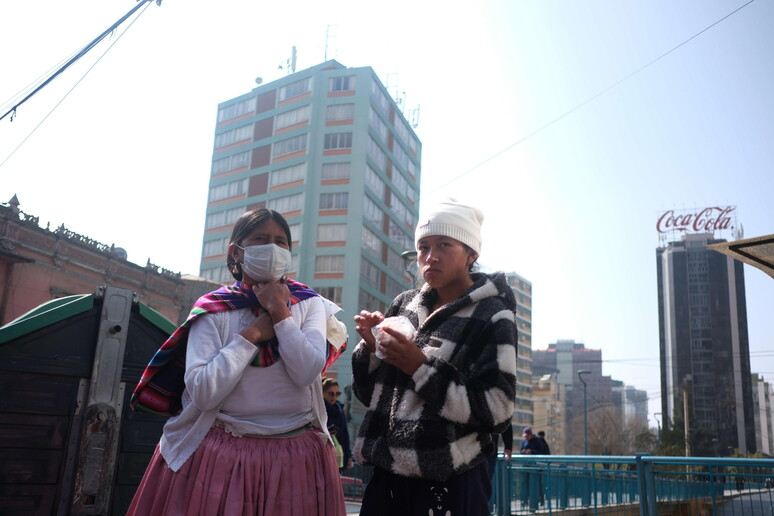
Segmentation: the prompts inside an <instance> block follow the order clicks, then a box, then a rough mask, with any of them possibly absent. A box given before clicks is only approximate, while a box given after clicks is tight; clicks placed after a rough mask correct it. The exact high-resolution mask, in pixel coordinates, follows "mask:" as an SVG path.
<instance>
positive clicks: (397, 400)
mask: <svg viewBox="0 0 774 516" xmlns="http://www.w3.org/2000/svg"><path fill="white" fill-rule="evenodd" d="M473 280H474V284H473V286H472V287H470V289H468V291H467V292H466V293H465V295H463V296H462V297H461V298H459V299H457V300H456V301H454V302H452V303H449V304H447V305H444V306H443V307H441V308H439V309H438V310H437V311H436V312H434V313H433V314H432V315H431V314H430V313H429V311H430V307H431V306H432V303H433V300H434V297H435V293H434V292H433V291H432V290H431V289H429V288H428V286H427V285H425V286H424V287H423V288H422V289H421V290H410V291H406V292H404V293H402V294H400V295H399V296H398V297H396V298H395V300H394V301H393V303H392V305H391V306H390V308H389V309H388V310H387V313H386V314H385V316H386V317H390V316H394V315H405V316H406V317H408V318H409V319H411V321H412V322H413V323H414V326H415V327H416V328H417V335H416V338H415V339H414V341H415V342H416V344H417V346H419V348H420V349H421V350H422V352H423V353H424V354H425V355H426V356H427V360H426V361H425V363H424V364H422V365H421V366H420V367H419V369H417V371H416V372H415V373H414V375H413V376H411V377H410V376H408V375H407V374H405V373H403V372H402V371H400V370H399V369H398V368H396V367H394V366H391V365H388V364H386V363H384V362H382V361H381V360H379V359H378V358H377V357H376V356H375V355H374V354H372V353H371V352H369V351H368V349H366V347H365V345H364V343H363V342H362V341H361V342H360V343H359V344H358V345H357V347H356V348H355V350H354V352H353V355H352V372H353V380H354V381H353V388H354V392H355V395H356V396H357V398H358V399H359V400H360V401H361V402H362V403H363V404H364V405H365V406H366V407H368V410H367V412H366V415H365V418H364V419H363V424H362V425H361V426H360V431H359V433H358V436H357V439H356V440H355V446H354V453H355V458H356V459H357V460H358V462H360V463H361V464H370V465H374V466H378V467H381V468H384V469H386V470H388V471H391V472H393V473H395V474H398V475H402V476H406V477H419V478H424V479H429V480H447V479H448V478H450V477H452V476H454V475H457V474H459V473H462V472H464V471H466V470H468V469H470V468H472V467H474V466H475V465H477V464H479V463H480V462H482V461H484V460H485V459H486V457H488V456H489V455H491V454H492V453H493V451H494V444H493V439H492V434H497V433H500V432H501V431H503V430H504V429H505V428H506V427H507V426H508V423H509V421H510V420H511V417H512V415H513V410H514V399H515V392H516V350H517V330H516V323H515V321H514V313H515V310H516V299H515V297H514V294H513V290H512V289H511V287H510V286H509V285H508V283H507V282H506V280H505V276H504V275H503V274H502V273H496V274H492V275H487V274H474V275H473Z"/></svg>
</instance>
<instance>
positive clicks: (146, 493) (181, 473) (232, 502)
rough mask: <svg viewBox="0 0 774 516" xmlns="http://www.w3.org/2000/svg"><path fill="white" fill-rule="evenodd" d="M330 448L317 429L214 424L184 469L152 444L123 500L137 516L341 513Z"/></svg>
mask: <svg viewBox="0 0 774 516" xmlns="http://www.w3.org/2000/svg"><path fill="white" fill-rule="evenodd" d="M345 514H346V509H345V506H344V494H343V492H342V488H341V480H340V478H339V471H338V468H337V465H336V455H335V452H334V450H333V446H331V444H330V443H329V442H327V441H324V440H323V439H321V438H320V436H319V434H318V432H317V431H316V430H313V429H312V430H308V431H306V432H304V433H302V434H300V435H297V436H295V437H288V438H281V439H271V438H267V439H263V438H255V437H234V436H232V435H230V434H228V433H226V432H225V431H224V430H223V429H222V428H219V427H213V428H212V429H211V430H210V431H209V433H208V434H207V437H205V439H204V441H203V442H202V444H201V445H199V448H197V450H196V451H195V452H194V454H193V455H192V456H191V458H189V459H188V460H187V461H186V462H185V464H183V467H182V468H180V470H178V471H177V472H175V471H172V470H171V469H169V467H167V465H166V462H165V461H164V458H163V457H162V456H161V453H160V452H159V448H158V446H156V452H155V453H154V454H153V458H152V459H151V461H150V464H149V465H148V469H147V470H146V472H145V475H144V476H143V479H142V482H140V485H139V487H138V488H137V493H136V494H135V495H134V499H133V500H132V504H131V505H130V506H129V510H128V512H127V515H136V516H162V515H163V516H194V515H196V516H215V515H223V516H344V515H345Z"/></svg>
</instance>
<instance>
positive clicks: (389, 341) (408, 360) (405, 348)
mask: <svg viewBox="0 0 774 516" xmlns="http://www.w3.org/2000/svg"><path fill="white" fill-rule="evenodd" d="M379 331H383V332H384V333H386V334H387V335H389V336H390V337H389V338H380V339H379V343H378V344H376V345H375V347H376V348H378V349H379V351H381V352H382V353H383V354H384V358H383V359H382V361H384V362H386V363H388V364H390V365H394V366H395V367H397V368H398V369H400V370H401V371H403V372H404V373H406V374H407V375H409V376H413V375H414V373H415V372H416V371H417V369H419V366H421V365H422V364H423V363H424V362H425V360H426V359H427V357H426V356H425V354H424V353H422V351H421V350H420V349H419V348H418V347H417V345H416V344H414V340H413V339H407V338H406V337H405V336H404V335H403V334H402V333H401V332H400V331H398V330H396V329H394V328H390V327H381V328H380V329H379Z"/></svg>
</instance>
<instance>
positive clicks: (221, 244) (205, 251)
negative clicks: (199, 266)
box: [202, 237, 229, 258]
mask: <svg viewBox="0 0 774 516" xmlns="http://www.w3.org/2000/svg"><path fill="white" fill-rule="evenodd" d="M228 244H229V238H228V237H223V238H218V239H217V240H209V241H207V242H204V245H203V246H202V257H203V258H207V257H209V256H220V255H222V254H226V248H227V247H228Z"/></svg>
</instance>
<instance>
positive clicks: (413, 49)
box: [0, 0, 774, 425]
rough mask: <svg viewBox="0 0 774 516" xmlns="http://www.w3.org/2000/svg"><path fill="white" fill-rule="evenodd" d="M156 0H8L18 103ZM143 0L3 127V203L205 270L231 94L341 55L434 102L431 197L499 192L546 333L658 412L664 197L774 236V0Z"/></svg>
mask: <svg viewBox="0 0 774 516" xmlns="http://www.w3.org/2000/svg"><path fill="white" fill-rule="evenodd" d="M135 5H136V3H135V2H134V1H133V0H80V1H78V2H61V1H59V0H41V1H37V2H32V1H26V2H3V3H2V6H0V19H2V20H3V30H2V31H0V49H2V50H0V66H1V68H0V70H2V71H1V72H0V102H2V108H3V109H2V113H5V111H6V110H7V109H8V108H9V107H10V106H12V105H13V104H14V103H15V101H18V100H19V98H20V97H18V95H19V94H20V93H21V92H23V91H24V90H25V88H27V87H28V85H30V84H31V83H33V82H34V81H35V80H37V79H38V78H39V77H41V76H44V75H45V74H46V73H47V72H49V71H50V70H53V69H54V68H55V67H56V66H57V65H58V64H60V63H62V62H64V61H65V60H66V59H67V58H68V57H70V56H71V55H73V54H74V53H75V52H76V51H78V50H80V49H81V48H82V47H83V46H84V45H85V44H86V43H88V42H89V41H91V40H92V39H94V38H95V37H96V36H97V35H98V34H100V33H101V32H102V31H104V30H105V29H107V28H108V27H109V26H110V25H111V24H112V23H113V22H115V21H116V20H118V19H119V18H120V17H121V16H122V15H123V14H124V13H126V12H128V11H129V10H130V9H132V8H133V7H134V6H135ZM734 11H736V12H735V13H734ZM139 13H142V14H140V15H139V16H138V17H135V18H132V19H131V20H129V21H127V22H126V23H125V24H123V25H122V26H121V27H119V29H118V30H117V31H116V32H115V34H113V36H112V38H109V39H106V40H105V41H103V42H102V43H101V44H100V45H98V46H97V47H95V48H94V49H93V50H92V51H91V52H90V53H89V54H88V55H87V56H86V57H85V58H83V59H82V60H81V61H79V62H78V64H76V65H75V66H73V67H72V68H71V69H70V70H69V71H68V72H66V73H65V74H63V75H61V76H60V77H58V78H57V79H56V80H55V81H53V82H52V83H51V84H50V85H49V86H48V87H46V88H45V89H44V90H42V91H41V92H40V93H39V94H37V95H36V96H34V97H33V98H32V99H30V100H29V101H27V103H26V104H24V105H23V106H22V107H21V108H20V109H19V110H18V112H17V114H16V118H15V119H14V121H13V122H10V121H9V119H8V118H6V119H4V120H3V121H2V122H0V200H1V201H7V200H8V199H10V198H11V196H12V195H14V194H16V195H18V197H19V200H20V201H21V208H22V210H24V211H25V212H27V213H30V214H32V215H38V216H40V218H41V223H42V225H44V226H45V224H46V223H47V222H50V223H51V227H52V228H54V227H57V226H59V225H60V224H64V225H65V226H66V227H67V228H68V229H71V230H73V231H75V232H77V233H81V234H83V235H86V236H88V237H90V238H93V239H95V240H98V241H100V242H103V243H106V244H112V243H115V244H116V245H117V246H119V247H123V248H125V249H126V250H127V252H128V254H129V259H130V260H131V261H133V262H135V263H138V264H141V265H144V264H145V262H146V260H147V259H150V260H151V262H153V263H154V264H157V265H160V266H162V267H165V268H168V269H171V270H173V271H180V272H182V273H193V274H196V273H198V264H199V257H200V253H201V239H202V231H203V227H204V214H205V205H206V200H207V190H208V178H209V171H210V163H211V157H212V146H213V135H214V124H215V117H216V112H217V104H218V103H219V102H222V101H225V100H228V99H230V98H233V97H235V96H238V95H241V94H244V93H247V92H249V91H250V90H251V89H252V88H253V87H255V78H256V77H259V76H260V77H262V78H263V81H264V82H268V81H270V80H273V79H277V78H279V77H281V76H283V75H284V74H285V73H286V72H285V71H284V70H279V69H278V65H279V64H280V63H282V62H284V61H285V60H286V59H287V58H288V57H289V55H290V51H291V47H292V46H293V45H295V46H297V48H298V66H297V69H299V70H300V69H303V68H306V67H309V66H312V65H315V64H318V63H320V62H322V61H323V60H324V59H325V57H326V52H327V57H328V58H329V59H330V58H335V59H337V60H339V61H340V62H341V63H342V64H344V65H346V66H351V67H360V66H371V67H373V69H374V70H375V71H376V73H377V75H378V76H379V77H380V78H381V79H382V81H383V82H385V84H387V85H388V86H389V87H390V89H391V91H393V92H396V93H397V92H400V94H401V95H403V94H405V101H406V102H405V105H406V107H407V108H408V109H415V108H417V107H419V125H418V127H417V128H416V131H417V134H418V136H419V138H420V139H421V140H422V144H423V160H422V196H421V203H420V208H421V210H422V211H423V210H425V209H426V208H427V207H428V206H430V205H431V204H432V203H434V202H435V201H438V200H440V199H442V198H445V197H457V198H459V199H461V200H464V201H468V202H471V203H473V204H477V205H478V206H480V207H481V208H482V209H483V210H484V212H485V215H486V220H485V222H484V230H483V231H484V234H483V240H484V243H483V252H482V256H481V260H480V261H481V263H482V264H483V265H484V266H486V267H487V268H488V269H500V270H507V271H515V272H517V273H518V274H520V275H522V276H524V277H525V278H527V279H528V280H529V281H531V282H532V284H533V347H534V348H535V349H544V348H545V347H546V346H547V344H548V343H550V342H555V341H556V340H557V339H565V338H570V339H576V340H578V341H582V342H584V343H585V344H586V346H587V347H589V348H595V349H602V351H603V359H604V360H605V363H604V364H603V372H604V373H605V374H609V375H612V376H613V377H614V378H615V379H619V380H623V381H624V382H626V383H627V384H629V385H634V386H635V387H637V388H640V389H645V390H647V391H648V395H649V397H651V404H650V406H651V412H657V411H659V410H660V406H659V402H658V396H659V368H658V311H657V299H656V266H655V262H656V259H655V249H656V247H657V246H658V244H659V241H658V235H657V232H656V227H655V225H656V220H657V218H658V216H659V214H660V213H661V212H662V211H665V210H668V209H673V208H674V209H688V208H702V207H704V206H715V205H719V206H725V205H735V206H737V207H738V208H737V218H738V222H740V223H741V224H742V225H743V227H744V231H745V236H746V237H753V236H760V235H766V234H771V233H774V224H772V222H774V202H772V192H774V174H772V170H771V169H772V167H771V163H772V158H774V145H773V144H772V142H773V141H774V95H772V94H771V84H772V79H774V60H772V58H771V53H772V50H774V44H773V43H774V36H773V35H772V31H771V26H772V22H774V4H773V3H772V2H770V1H765V0H757V1H751V2H745V1H733V2H732V1H719V0H685V1H680V2H675V1H673V0H642V1H618V2H611V1H609V0H588V1H583V2H578V1H571V0H565V1H559V0H534V1H516V0H512V1H486V0H484V1H480V2H475V3H474V2H453V1H452V2H450V1H444V2H440V1H425V2H406V1H402V0H401V1H392V2H363V1H359V2H354V1H339V2H317V1H316V2H307V1H296V2H293V3H291V4H288V3H287V2H274V3H267V2H259V1H249V0H218V1H217V2H214V1H209V2H205V1H203V0H185V1H182V0H164V1H163V3H162V5H161V6H157V5H156V4H155V3H150V4H147V6H146V8H143V9H141V10H140V11H139ZM731 13H734V14H731ZM729 15H730V16H729ZM724 18H725V19H724ZM133 20H136V21H134V23H133V25H131V26H130V23H131V22H132V21H133ZM124 32H125V33H124ZM326 32H327V34H328V37H327V40H326ZM326 41H327V44H326ZM103 55H104V56H103ZM92 67H93V69H91V68H92ZM89 69H91V71H89ZM87 72H88V73H87ZM79 81H80V82H79ZM71 90H72V91H71ZM70 91H71V92H70ZM68 92H70V93H69V94H68ZM404 92H405V93H404ZM60 102H61V104H59V106H58V107H56V109H54V108H55V106H56V105H57V104H58V103H60ZM52 110H53V111H52ZM2 113H0V114H2ZM36 127H37V129H36ZM17 147H18V150H15V149H17ZM301 279H302V280H303V278H301ZM745 279H746V286H747V306H748V322H749V336H750V350H751V353H750V355H751V362H752V368H753V371H754V372H758V373H761V374H763V375H764V376H765V377H766V379H767V380H769V381H774V317H772V315H771V314H772V306H774V280H772V279H771V278H770V277H768V276H766V275H765V274H763V273H762V272H760V271H758V270H757V269H754V268H752V267H749V266H745ZM650 424H651V425H655V423H654V419H653V418H652V416H651V419H650Z"/></svg>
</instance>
